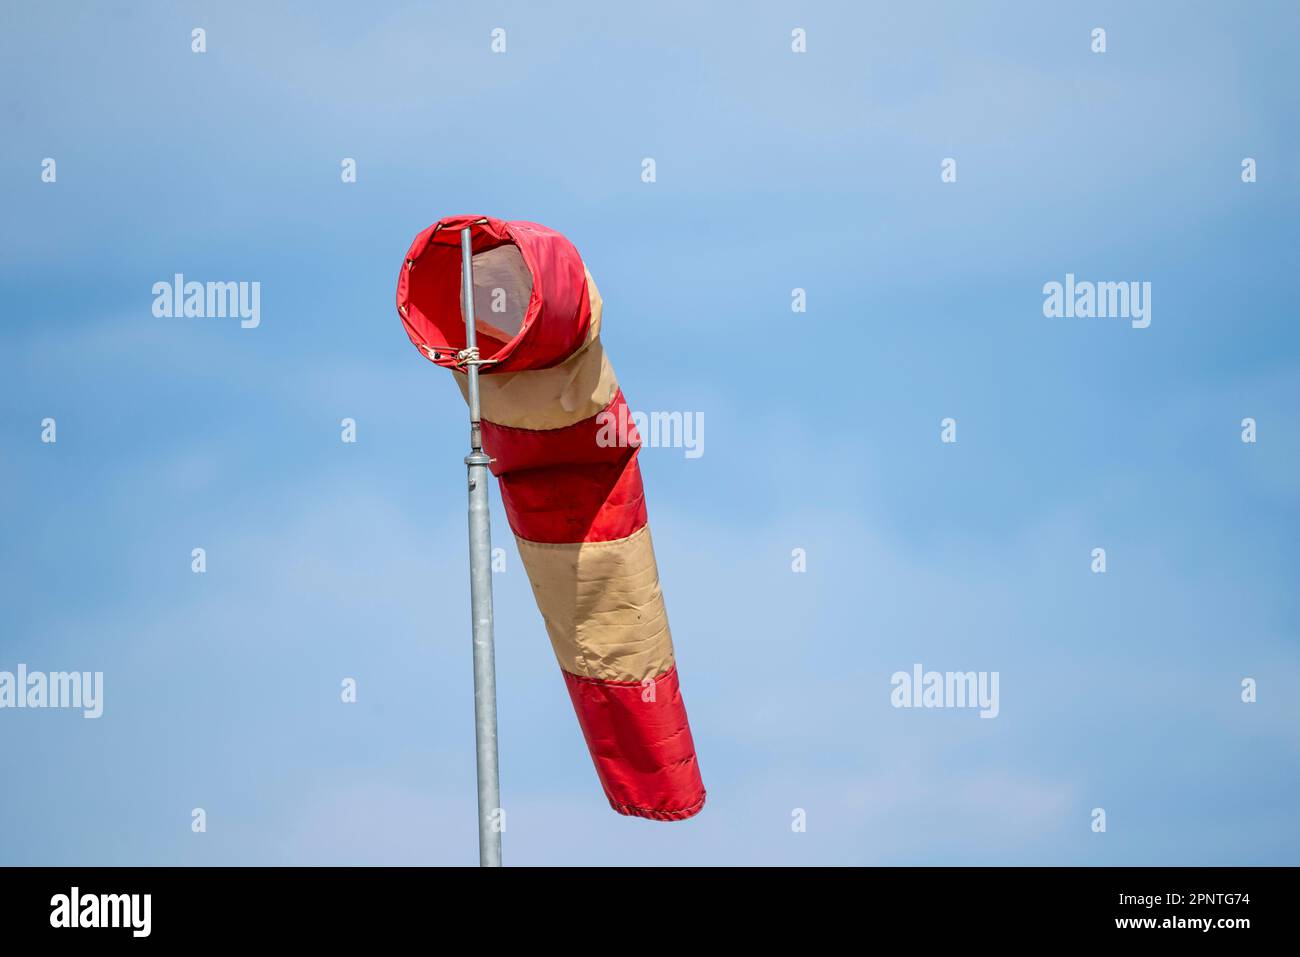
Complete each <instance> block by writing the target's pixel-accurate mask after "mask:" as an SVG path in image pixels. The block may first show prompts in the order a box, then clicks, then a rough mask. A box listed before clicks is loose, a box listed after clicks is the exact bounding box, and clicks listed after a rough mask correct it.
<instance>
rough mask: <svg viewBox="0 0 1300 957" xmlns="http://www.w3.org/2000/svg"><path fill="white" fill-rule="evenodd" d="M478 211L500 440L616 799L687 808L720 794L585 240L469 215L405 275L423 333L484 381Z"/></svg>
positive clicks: (446, 359)
mask: <svg viewBox="0 0 1300 957" xmlns="http://www.w3.org/2000/svg"><path fill="white" fill-rule="evenodd" d="M467 226H468V227H470V228H471V235H472V242H473V266H474V316H475V336H476V338H477V346H478V352H479V357H480V359H481V361H482V362H483V363H484V364H481V365H480V366H479V370H480V375H479V390H480V397H481V406H482V419H483V448H484V451H485V452H487V454H488V455H490V456H492V464H491V470H492V473H493V474H494V475H496V476H497V478H498V480H499V482H500V485H501V499H502V502H503V503H504V505H505V512H506V517H507V518H508V520H509V522H510V528H511V530H512V531H513V532H514V534H515V541H516V543H517V544H518V546H519V557H520V558H521V559H522V561H523V565H524V568H525V569H526V571H527V572H528V578H529V581H530V582H531V583H532V588H533V594H534V596H535V597H536V599H537V607H538V610H539V611H541V613H542V620H543V621H544V622H545V624H546V631H547V634H548V635H549V636H550V639H551V645H552V647H553V648H554V650H555V657H556V659H557V660H558V662H559V665H560V671H561V673H562V674H563V675H564V681H565V684H566V685H567V686H568V690H569V697H570V698H571V699H572V701H573V707H574V710H575V711H576V712H577V716H578V724H579V725H580V726H581V727H582V732H583V734H584V735H585V737H586V739H587V747H588V749H589V750H590V751H591V758H592V761H593V762H594V763H595V766H596V774H597V775H598V776H599V778H600V783H601V785H602V787H603V788H604V791H605V795H606V797H608V798H609V803H610V805H611V806H612V807H613V808H614V810H615V811H618V812H619V813H620V814H628V815H633V816H636V817H645V818H651V819H653V820H658V821H678V820H682V819H684V818H688V817H691V816H692V815H694V814H696V813H698V812H699V810H700V809H701V808H702V807H703V806H704V783H703V781H702V780H701V779H700V770H699V765H698V763H697V761H696V757H695V744H694V742H693V741H692V739H691V729H690V725H689V723H688V722H687V719H686V706H685V704H684V703H683V701H682V693H681V688H680V686H679V684H678V679H677V667H676V663H675V659H674V656H673V643H672V635H671V633H670V632H669V630H668V617H667V614H666V612H665V610H664V599H663V594H662V593H661V591H660V588H659V570H658V567H657V565H656V564H655V555H654V545H653V543H652V542H651V539H650V526H649V525H648V524H647V523H646V503H645V493H644V490H643V489H642V485H641V468H640V466H639V464H638V463H637V452H638V450H639V447H640V443H641V440H640V437H639V436H638V435H637V433H636V429H635V427H634V426H633V425H632V424H631V422H630V419H631V417H630V415H629V414H628V409H627V404H626V402H625V401H624V399H623V393H622V391H621V390H620V389H619V387H618V380H617V379H616V378H615V377H614V369H613V367H612V366H611V365H610V362H609V358H608V356H606V354H605V350H604V348H603V347H602V345H601V341H600V322H601V301H600V293H599V292H597V290H596V284H595V282H593V281H592V278H591V274H590V273H589V272H588V271H587V269H586V266H584V265H583V262H582V258H581V257H580V256H579V255H578V251H577V249H575V248H574V246H573V244H572V243H570V242H569V241H568V240H567V239H565V238H564V237H563V236H561V235H560V234H559V233H557V232H555V231H554V230H551V229H547V228H546V227H545V226H539V225H537V224H536V223H526V222H503V221H501V220H498V219H488V218H484V217H480V216H451V217H448V218H446V219H443V220H441V221H439V222H437V223H435V224H434V225H432V226H430V227H429V228H428V229H426V230H424V231H423V232H422V233H420V234H419V235H418V236H416V237H415V241H414V242H413V243H411V248H410V250H408V252H407V254H406V261H405V262H404V263H403V266H402V270H401V275H400V276H399V278H398V281H397V311H398V313H399V314H400V315H401V317H402V322H403V323H404V324H405V326H406V332H407V334H408V335H409V336H410V337H411V341H412V342H413V343H415V345H416V347H417V348H418V349H419V350H420V351H421V352H422V353H424V355H425V356H426V357H427V358H429V359H430V360H432V361H433V362H434V363H436V364H438V365H440V366H443V367H444V368H447V369H451V370H452V371H453V372H454V373H455V377H456V381H457V384H458V385H459V386H460V389H461V392H462V393H463V394H467V384H466V376H465V374H464V372H463V371H462V370H463V366H464V362H465V360H466V359H467V358H469V356H468V355H467V354H466V352H465V351H464V350H465V322H464V318H463V315H462V311H461V281H462V280H461V251H460V231H461V230H462V229H463V228H465V227H467Z"/></svg>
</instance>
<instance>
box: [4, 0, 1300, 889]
mask: <svg viewBox="0 0 1300 957" xmlns="http://www.w3.org/2000/svg"><path fill="white" fill-rule="evenodd" d="M265 7H266V5H263V4H255V3H234V4H231V3H222V4H215V3H212V4H204V3H178V4H168V5H161V4H159V5H154V6H153V7H151V8H141V7H137V6H134V5H127V4H118V5H110V4H95V5H85V4H79V3H66V4H60V3H50V4H40V5H35V4H32V5H25V6H23V7H21V8H18V7H11V8H9V9H7V10H6V13H5V18H6V21H7V22H6V24H5V29H4V30H3V31H0V54H2V55H0V81H2V82H0V89H3V90H4V91H5V92H4V94H3V98H2V100H0V123H2V124H3V133H4V135H3V148H0V183H3V186H2V187H0V190H2V191H3V200H4V209H5V215H4V216H3V217H2V218H0V244H2V246H0V251H2V252H3V256H2V257H0V279H2V280H3V286H4V291H5V295H4V302H5V310H4V319H3V323H2V324H0V381H3V383H4V385H3V389H0V449H2V450H3V451H2V456H3V457H2V460H0V461H2V465H0V493H2V498H3V503H4V505H3V508H4V534H3V536H0V590H2V592H0V593H2V594H3V602H2V603H0V606H2V607H3V608H4V610H5V612H6V614H5V616H4V621H3V622H0V670H10V671H12V670H14V669H15V668H16V666H17V665H18V664H19V663H20V662H21V663H25V664H26V665H27V666H28V667H29V668H31V669H34V670H35V669H39V670H45V671H57V670H72V669H75V670H89V671H96V670H98V671H103V672H104V682H105V703H104V715H103V717H102V718H100V719H98V720H95V721H87V720H83V719H82V718H81V717H80V715H79V714H78V713H76V712H70V711H54V710H46V711H27V710H24V711H16V710H7V709H6V710H0V754H3V756H4V758H5V767H6V775H5V777H6V781H5V787H4V788H2V789H0V820H3V821H5V822H6V827H5V835H4V840H3V841H0V863H3V864H35V863H40V864H65V863H66V864H74V863H75V864H165V863H179V864H236V863H253V864H325V863H357V864H386V863H403V864H418V863H447V864H455V863H472V862H473V861H474V859H475V853H476V845H475V836H474V824H473V822H474V809H473V800H474V787H473V774H474V769H473V743H472V742H473V735H472V729H473V725H472V711H473V709H472V694H471V684H470V656H469V635H468V596H467V578H466V571H465V515H464V508H465V501H464V472H463V465H462V464H461V457H462V456H463V454H464V450H465V449H464V447H465V441H466V435H465V431H466V430H465V419H466V416H465V410H464V405H463V403H462V401H461V399H460V397H459V394H458V393H457V390H456V388H455V386H454V385H453V383H452V382H451V381H450V377H449V376H448V375H447V373H445V372H443V371H442V370H439V369H437V368H435V367H434V366H433V365H432V364H431V363H429V362H427V361H426V360H424V359H422V358H421V357H420V355H419V354H418V353H417V352H416V351H415V350H414V348H413V347H412V346H411V345H410V344H409V342H408V340H407V338H406V335H405V333H404V332H403V329H402V325H401V322H400V320H399V318H398V316H397V315H396V312H395V310H394V307H393V298H394V289H395V284H396V278H397V272H398V267H399V266H400V264H401V260H402V255H403V253H404V252H405V251H406V248H407V246H408V244H409V242H410V240H411V239H412V237H413V236H414V235H415V234H416V233H417V232H418V231H420V230H421V229H423V228H424V227H425V226H427V225H428V224H430V223H432V222H434V221H435V220H437V219H438V218H440V217H441V216H444V215H448V214H453V213H462V212H472V213H484V214H487V215H492V216H497V217H500V218H504V219H527V220H533V221H536V222H541V223H544V224H546V225H548V226H550V227H552V228H554V229H557V230H559V231H561V232H563V233H564V234H565V235H567V236H568V237H569V238H570V239H572V240H573V242H574V243H575V244H576V245H577V247H578V249H579V250H580V252H581V253H582V255H583V257H584V259H585V260H586V262H587V263H588V265H589V267H590V269H591V272H592V273H593V275H594V276H595V278H596V281H597V283H598V284H599V286H600V289H601V292H602V294H603V296H604V299H605V320H604V329H603V334H604V339H605V342H606V345H607V347H608V349H609V351H610V354H611V357H612V358H613V360H614V363H615V367H616V368H617V370H618V375H619V379H620V382H621V384H622V385H623V388H624V390H625V392H626V393H627V395H628V398H629V401H630V402H631V404H632V406H633V407H634V408H639V409H644V410H680V411H687V412H693V413H696V414H702V415H703V417H704V421H705V423H706V425H705V454H704V455H703V456H702V457H700V458H690V459H688V458H687V457H686V456H685V455H684V454H683V453H682V450H680V449H647V450H645V451H644V452H643V454H642V467H643V469H644V473H645V479H646V486H647V495H648V499H649V507H650V518H651V525H652V528H653V531H654V536H655V544H656V547H657V550H658V554H659V562H660V570H661V575H662V578H663V584H664V589H665V595H666V599H667V604H668V610H669V615H670V618H671V621H672V626H673V632H674V636H675V641H676V645H677V652H678V661H679V665H680V668H681V677H682V683H683V689H684V693H685V696H686V701H687V705H688V708H689V711H690V715H691V719H692V725H693V730H694V734H695V738H696V743H697V746H698V750H699V756H700V762H701V767H702V770H703V773H704V778H705V783H706V785H707V786H708V789H709V804H708V806H707V807H706V809H705V810H704V812H703V813H702V814H701V815H699V817H697V818H695V819H693V820H691V821H689V822H683V823H679V824H672V825H665V824H661V823H657V822H649V821H642V820H633V819H627V818H622V817H619V816H617V815H615V814H613V812H611V811H610V810H609V809H608V807H607V805H606V802H605V800H604V798H603V796H602V795H601V793H600V789H599V787H598V786H597V782H596V780H595V774H594V772H593V770H592V768H591V765H590V762H589V760H588V757H587V755H586V751H585V746H584V744H583V742H582V738H581V735H580V733H579V731H578V728H577V726H576V722H575V720H574V718H573V715H572V712H571V709H570V706H569V703H568V699H567V695H566V693H565V690H564V686H563V683H562V681H561V679H560V676H559V674H558V673H557V668H556V665H555V662H554V659H553V656H552V654H551V651H550V647H549V644H548V642H547V639H546V635H545V632H544V630H543V628H542V624H541V621H540V617H539V616H538V614H537V612H536V609H535V607H534V606H533V602H532V595H531V592H530V590H529V587H528V583H527V580H526V578H525V576H524V574H523V570H522V567H521V566H520V564H519V561H518V558H517V556H516V554H515V552H514V546H513V543H512V540H511V538H510V536H509V533H508V529H507V526H506V523H505V520H504V515H503V514H502V513H501V511H500V509H499V499H498V498H497V497H496V491H495V489H494V490H493V496H494V499H493V507H494V513H493V523H494V524H493V530H494V536H495V540H496V542H497V544H499V545H502V546H504V547H505V548H506V549H507V553H508V559H507V570H506V571H505V572H504V573H502V574H499V575H497V576H496V579H495V588H496V615H497V666H498V681H499V698H500V715H501V747H502V762H503V764H502V795H503V802H504V804H505V807H506V811H507V815H508V817H507V822H508V830H507V833H506V836H505V858H506V861H507V863H514V864H542V863H561V864H581V863H605V864H643V863H644V864H668V863H699V864H712V863H739V864H759V863H791V864H850V863H863V864H976V863H994V864H1265V863H1275V864H1294V863H1297V861H1298V860H1300V824H1298V823H1297V818H1296V815H1295V799H1294V794H1295V791H1296V789H1297V787H1300V770H1298V769H1300V704H1298V703H1297V700H1298V699H1297V692H1298V691H1300V653H1298V649H1297V644H1298V641H1300V607H1298V604H1297V597H1296V592H1295V587H1294V585H1295V581H1296V576H1297V571H1300V536H1297V534H1296V531H1297V527H1298V523H1297V520H1298V519H1300V423H1298V422H1297V408H1300V374H1298V373H1300V334H1298V333H1297V331H1296V327H1295V322H1296V318H1297V316H1296V297H1295V289H1294V279H1295V277H1296V276H1297V275H1300V268H1297V267H1298V266H1300V264H1298V263H1297V248H1298V247H1297V242H1296V240H1297V227H1296V223H1297V214H1298V213H1300V195H1298V187H1297V184H1296V180H1295V177H1294V176H1293V175H1292V174H1291V170H1290V168H1289V167H1288V166H1287V165H1286V164H1287V163H1288V162H1289V161H1290V160H1291V158H1292V157H1294V156H1295V155H1297V152H1298V151H1300V143H1298V142H1297V131H1296V124H1295V122H1294V120H1295V117H1296V116H1297V115H1300V82H1297V79H1298V77H1297V68H1296V66H1295V55H1294V49H1295V46H1296V43H1297V41H1298V40H1300V36H1298V34H1300V14H1298V13H1297V12H1296V10H1295V8H1294V7H1293V6H1292V5H1288V4H1283V3H1272V4H1269V3H1262V4H1256V5H1251V6H1250V7H1249V8H1248V9H1243V8H1236V7H1232V6H1230V5H1217V4H1179V5H1177V6H1175V5H1173V4H1160V3H1153V4H1147V5H1142V8H1141V9H1133V8H1132V5H1129V4H1119V3H1114V4H1107V3H1098V4H1071V5H1068V6H1067V5H1041V4H1033V3H1003V4H987V5H981V6H980V7H979V8H976V5H974V4H956V3H949V4H893V5H874V6H866V5H860V4H835V5H832V4H822V3H818V4H812V3H807V4H801V3H766V4H758V5H745V6H744V7H743V8H742V7H741V6H739V5H734V6H732V5H713V4H698V3H672V2H668V3H662V4H656V5H653V6H651V7H644V6H642V7H637V8H636V9H635V11H631V10H627V11H624V10H616V9H613V8H611V7H610V6H609V5H607V4H598V3H590V4H576V3H563V4H547V5H533V4H522V3H521V4H503V3H482V4H473V5H466V4H451V3H420V4H414V3H395V4H389V5H386V6H385V7H383V9H382V10H376V11H373V12H372V11H363V10H362V9H361V8H358V7H356V6H355V5H351V4H334V3H321V4H314V5H312V6H311V7H310V8H308V7H302V8H301V9H299V10H297V11H296V12H294V13H289V12H285V11H282V10H277V9H266V8H265ZM194 27H203V28H205V29H206V31H207V45H208V51H207V52H206V53H204V54H202V55H198V54H194V53H192V52H191V50H190V31H191V29H192V28H194ZM494 27H502V28H504V29H505V30H506V31H507V52H506V53H505V54H499V55H494V54H493V53H492V52H491V51H490V48H489V42H490V31H491V30H492V29H493V28H494ZM795 27H803V28H805V29H806V31H807V36H808V52H807V53H805V54H794V53H792V52H791V50H790V31H791V30H792V29H793V28H795ZM1095 27H1104V28H1105V29H1106V31H1107V52H1105V53H1104V54H1096V53H1093V52H1091V50H1090V33H1091V31H1092V30H1093V28H1095ZM45 157H52V158H54V159H55V160H56V162H57V182H55V183H43V182H42V181H41V177H40V173H41V161H42V159H43V158H45ZM343 157H353V158H355V159H356V161H357V165H358V181H357V182H356V183H355V184H344V183H342V182H341V181H340V176H339V164H340V161H341V159H342V158H343ZM644 157H653V158H654V159H655V161H656V164H657V174H658V176H657V181H656V182H655V183H653V184H647V183H643V182H642V181H641V175H640V174H641V161H642V159H643V158H644ZM945 157H953V158H955V159H956V160H957V164H958V167H957V168H958V178H957V182H955V183H942V182H940V177H939V171H940V162H941V161H942V160H943V159H944V158H945ZM1243 157H1252V158H1254V159H1255V160H1256V161H1257V164H1258V181H1257V182H1255V183H1251V184H1246V183H1243V182H1242V181H1241V177H1240V169H1241V161H1242V159H1243ZM177 272H182V273H184V274H186V276H187V277H189V278H193V279H199V280H243V281H258V282H260V283H261V284H262V301H261V325H260V326H259V327H258V328H257V329H248V330H245V329H241V328H239V325H238V323H237V322H235V321H232V320H220V319H211V320H209V319H160V318H155V317H154V316H153V315H152V312H151V305H152V301H153V296H152V293H151V287H152V285H153V283H155V282H158V281H167V280H169V279H170V278H171V276H172V275H173V274H174V273H177ZM1067 272H1072V273H1075V274H1076V275H1077V276H1079V277H1080V278H1086V279H1093V280H1102V281H1128V280H1134V281H1146V282H1150V283H1151V284H1152V290H1153V291H1152V322H1151V325H1150V327H1149V328H1147V329H1141V330H1138V329H1133V328H1131V327H1130V326H1129V324H1128V323H1126V322H1123V321H1120V320H1109V319H1107V320H1101V319H1097V320H1084V319H1049V318H1045V317H1044V315H1043V311H1042V304H1043V292H1042V287H1043V284H1044V283H1047V282H1050V281H1062V280H1063V279H1064V277H1065V274H1066V273H1067ZM795 287H799V288H803V289H806V290H807V301H808V310H807V312H806V313H802V314H798V313H792V312H791V308H790V302H791V298H790V297H791V290H792V289H793V288H795ZM1247 416H1249V417H1253V418H1255V419H1256V421H1257V422H1258V441H1257V442H1256V443H1255V444H1245V443H1243V442H1241V440H1240V432H1241V427H1240V423H1241V420H1242V419H1243V418H1245V417H1247ZM46 417H53V418H55V419H56V420H57V423H58V425H57V428H58V441H57V443H55V444H53V445H50V444H44V443H42V442H41V441H40V435H41V421H42V419H44V418H46ZM344 417H352V418H355V419H356V421H357V426H358V441H357V442H356V444H353V445H348V444H344V443H342V442H341V441H340V439H339V421H340V419H342V418H344ZM945 417H952V418H954V419H956V421H957V423H958V441H957V442H956V443H953V444H944V443H941V442H940V435H939V433H940V429H939V423H940V420H941V419H943V418H945ZM194 547H204V548H206V549H207V554H208V571H207V573H206V574H204V575H195V574H192V573H191V571H190V551H191V549H192V548H194ZM1096 547H1104V548H1105V549H1106V551H1107V572H1106V573H1105V574H1104V575H1098V574H1093V573H1092V572H1091V570H1090V561H1091V557H1090V556H1091V552H1092V550H1093V549H1094V548H1096ZM794 548H803V549H805V550H806V552H807V556H808V569H807V572H806V573H804V574H795V573H792V571H791V565H790V562H791V550H792V549H794ZM916 662H920V663H922V664H923V665H924V666H925V667H926V668H927V669H930V668H933V669H937V670H940V671H944V670H961V671H965V670H977V671H981V670H987V671H997V672H999V674H1000V691H1001V707H1000V715H999V716H998V718H997V719H996V720H980V719H979V718H978V716H977V715H976V714H975V713H974V712H972V711H969V710H959V709H936V710H929V711H927V710H900V709H895V708H893V707H891V705H890V691H891V686H890V676H891V675H892V674H893V673H894V672H895V671H897V670H910V668H911V667H912V665H913V664H914V663H916ZM344 677H354V678H355V679H356V680H357V682H358V686H359V692H358V701H357V703H355V704H351V705H344V704H342V703H341V702H340V701H339V684H340V681H341V680H342V679H343V678H344ZM1244 677H1253V678H1255V679H1256V681H1257V682H1258V689H1259V691H1258V701H1257V702H1256V703H1253V704H1245V703H1243V702H1242V701H1241V700H1240V686H1241V681H1242V679H1243V678H1244ZM195 807H202V808H204V809H205V811H206V812H207V816H208V830H207V832H206V833H204V834H194V833H192V832H191V830H190V811H191V809H192V808H195ZM1096 807H1102V808H1105V810H1106V814H1107V830H1106V832H1105V833H1102V834H1098V833H1094V832H1093V831H1092V830H1091V828H1090V824H1091V820H1092V819H1091V816H1090V812H1091V810H1092V809H1093V808H1096ZM795 808H802V809H804V810H805V811H806V812H807V819H808V826H807V831H806V832H805V833H794V832H792V830H791V826H790V824H791V813H792V810H793V809H795Z"/></svg>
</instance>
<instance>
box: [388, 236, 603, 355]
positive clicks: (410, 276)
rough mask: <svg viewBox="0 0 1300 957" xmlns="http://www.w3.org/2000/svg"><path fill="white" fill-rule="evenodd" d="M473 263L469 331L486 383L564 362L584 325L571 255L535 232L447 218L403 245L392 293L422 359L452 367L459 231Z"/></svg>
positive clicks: (458, 334)
mask: <svg viewBox="0 0 1300 957" xmlns="http://www.w3.org/2000/svg"><path fill="white" fill-rule="evenodd" d="M466 227H469V229H470V237H471V242H472V249H473V261H474V319H475V322H474V327H475V336H476V339H477V343H476V344H477V346H478V351H479V357H480V358H481V359H484V360H490V362H491V364H490V365H485V366H483V367H482V369H481V371H482V372H483V373H484V374H491V373H494V372H504V371H521V370H524V369H543V368H547V367H549V366H553V365H556V364H558V363H559V362H561V361H563V360H564V359H566V358H568V356H569V355H571V354H572V353H573V351H574V350H575V349H576V348H577V347H578V345H580V344H581V343H582V342H583V341H585V339H586V336H587V331H588V329H589V327H590V324H591V303H590V299H589V294H588V290H587V282H586V273H585V271H584V269H583V265H582V259H581V257H579V255H578V251H577V250H576V249H575V248H574V247H573V244H572V243H570V242H569V241H568V240H567V239H565V238H564V237H563V236H561V235H560V234H559V233H557V232H555V231H554V230H551V229H547V228H546V227H545V226H539V225H537V224H536V223H524V222H510V223H506V222H503V221H501V220H497V219H489V218H486V217H482V216H451V217H448V218H446V219H443V220H440V221H439V222H437V223H435V224H434V225H432V226H430V227H429V228H428V229H426V230H425V231H424V232H422V233H420V235H419V236H417V237H416V238H415V241H414V242H413V243H412V244H411V248H410V250H409V251H408V252H407V255H406V261H405V263H404V264H403V268H402V274H401V276H400V277H399V279H398V285H397V308H398V312H399V313H400V314H401V316H402V320H403V322H404V323H405V325H406V331H407V334H408V335H409V336H410V339H411V341H412V342H413V343H415V345H416V346H417V347H418V348H419V349H420V351H421V352H423V353H424V354H425V356H426V357H427V358H429V359H430V360H432V361H433V362H435V363H437V364H438V365H441V366H445V367H449V368H454V367H456V366H457V364H458V361H459V359H458V353H459V352H460V351H461V350H462V349H464V348H465V317H464V314H463V307H462V302H463V300H462V281H461V276H462V266H461V247H460V241H461V240H460V233H461V230H462V229H464V228H466Z"/></svg>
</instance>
